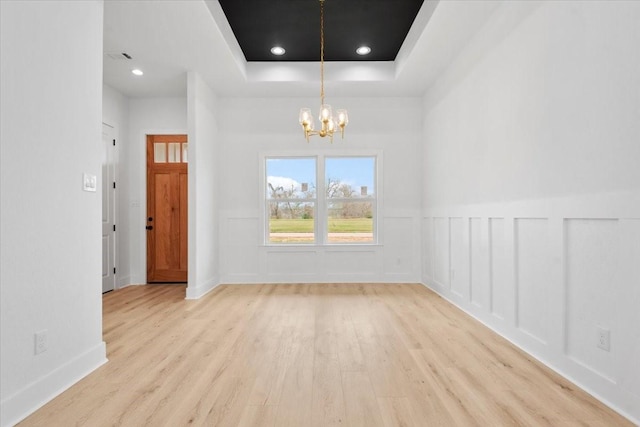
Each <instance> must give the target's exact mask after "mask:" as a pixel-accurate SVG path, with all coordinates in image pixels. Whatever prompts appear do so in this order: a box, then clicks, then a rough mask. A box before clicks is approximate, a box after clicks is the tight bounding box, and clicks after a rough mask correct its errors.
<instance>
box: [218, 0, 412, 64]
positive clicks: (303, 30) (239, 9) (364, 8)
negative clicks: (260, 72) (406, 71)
mask: <svg viewBox="0 0 640 427" xmlns="http://www.w3.org/2000/svg"><path fill="white" fill-rule="evenodd" d="M219 1H220V5H221V6H222V10H223V11H224V14H225V16H226V17H227V20H228V22H229V25H230V26H231V29H232V30H233V33H234V35H235V37H236V40H237V41H238V44H239V45H240V48H241V49H242V52H243V54H244V56H245V59H246V60H247V61H318V60H319V58H320V1H319V0H243V1H238V0H219ZM422 3H423V0H325V1H324V28H325V55H324V56H325V60H326V61H394V60H395V59H396V55H397V54H398V51H399V50H400V47H401V46H402V43H403V42H404V40H405V37H406V36H407V33H408V31H409V29H410V28H411V25H412V24H413V21H414V19H415V18H416V16H417V14H418V12H419V11H420V7H421V6H422ZM362 45H365V46H369V47H370V48H371V53H370V54H368V55H366V56H360V55H358V54H356V48H358V47H359V46H362ZM273 46H281V47H283V48H284V49H285V50H286V53H285V54H284V55H282V56H275V55H273V54H272V53H271V52H270V49H271V48H272V47H273Z"/></svg>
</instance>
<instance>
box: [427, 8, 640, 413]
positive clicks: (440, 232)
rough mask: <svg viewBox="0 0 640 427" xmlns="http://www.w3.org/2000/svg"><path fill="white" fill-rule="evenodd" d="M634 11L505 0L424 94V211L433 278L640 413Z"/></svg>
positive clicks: (495, 324) (637, 11)
mask: <svg viewBox="0 0 640 427" xmlns="http://www.w3.org/2000/svg"><path fill="white" fill-rule="evenodd" d="M444 7H448V6H444ZM433 19H438V14H437V10H436V13H435V14H434V18H433ZM638 22H640V3H637V2H578V1H574V2H542V3H537V4H532V3H531V2H526V3H525V2H505V3H503V4H502V5H501V6H500V7H499V8H498V9H497V10H496V12H495V14H494V15H493V16H492V18H491V20H490V21H489V22H487V23H486V25H485V26H484V27H483V29H482V30H480V32H479V33H478V34H477V35H476V37H475V39H474V41H472V42H471V43H470V44H469V46H467V48H466V49H465V50H464V51H463V52H462V53H461V55H460V57H459V58H457V59H456V60H455V61H454V63H453V64H452V65H451V66H450V68H449V69H448V70H447V71H446V72H445V73H444V74H443V76H442V77H441V78H440V79H439V81H438V82H437V83H436V85H435V86H434V87H432V88H431V90H430V91H428V93H427V94H426V96H425V99H424V107H425V109H424V110H425V116H424V134H423V139H424V150H423V163H424V181H423V190H424V215H423V220H422V225H423V260H422V265H423V282H424V283H426V284H428V285H429V286H430V287H432V288H433V289H434V290H436V291H437V292H439V293H440V294H442V295H443V296H445V297H446V298H448V299H450V300H451V301H452V302H453V303H455V304H456V305H458V306H459V307H461V308H462V309H464V310H466V311H468V312H469V313H471V314H472V315H474V316H475V317H476V318H478V319H480V320H481V321H482V322H484V323H486V324H487V325H489V326H490V327H492V328H494V329H495V330H497V331H498V332H499V333H501V334H502V335H504V336H506V337H507V338H509V339H510V340H511V341H513V342H514V343H516V344H517V345H519V346H521V347H522V348H524V349H525V350H526V351H528V352H529V353H531V354H533V355H534V356H535V357H537V358H539V359H540V360H542V361H544V362H545V363H547V364H548V365H549V366H551V367H553V368H554V369H556V370H558V371H559V372H561V373H562V374H564V375H565V376H567V377H568V378H570V379H572V380H574V381H575V382H577V383H578V384H579V385H580V386H582V387H584V388H585V389H586V390H588V391H590V392H591V393H593V394H594V395H596V396H597V397H599V398H601V399H602V400H603V401H605V402H606V403H608V404H609V405H611V406H612V407H614V408H615V409H617V410H619V411H620V412H621V413H623V414H625V415H626V416H628V417H629V418H630V419H632V420H633V421H635V422H636V423H637V422H639V421H640V365H639V364H638V360H640V333H639V329H638V325H640V310H638V307H640V287H639V286H638V284H639V283H640V267H638V260H639V259H640V167H638V163H639V161H640V143H638V135H640V117H639V113H640V91H639V90H638V88H639V87H640V72H638V70H640V49H638V46H640V26H638ZM597 327H602V328H606V329H609V330H610V331H611V349H610V351H608V352H607V351H604V350H601V349H599V348H597V347H596V328H597Z"/></svg>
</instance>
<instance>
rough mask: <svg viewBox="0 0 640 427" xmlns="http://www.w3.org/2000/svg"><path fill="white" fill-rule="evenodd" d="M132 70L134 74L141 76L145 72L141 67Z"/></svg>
mask: <svg viewBox="0 0 640 427" xmlns="http://www.w3.org/2000/svg"><path fill="white" fill-rule="evenodd" d="M131 72H132V73H133V74H135V75H136V76H141V75H143V74H144V73H143V72H142V70H141V69H139V68H134V69H133V70H131Z"/></svg>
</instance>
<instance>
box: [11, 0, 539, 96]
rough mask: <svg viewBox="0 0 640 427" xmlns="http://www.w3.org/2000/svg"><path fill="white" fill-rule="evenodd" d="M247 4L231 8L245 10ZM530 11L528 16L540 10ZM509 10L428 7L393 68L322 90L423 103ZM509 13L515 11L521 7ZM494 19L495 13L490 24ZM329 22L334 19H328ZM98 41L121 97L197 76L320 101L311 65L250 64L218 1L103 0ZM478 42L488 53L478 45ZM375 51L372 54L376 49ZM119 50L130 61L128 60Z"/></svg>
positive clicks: (500, 6)
mask: <svg viewBox="0 0 640 427" xmlns="http://www.w3.org/2000/svg"><path fill="white" fill-rule="evenodd" d="M0 1H2V0H0ZM249 1H250V0H236V2H237V3H241V4H243V5H245V7H246V5H247V4H249ZM279 1H281V0H272V1H271V2H272V3H275V4H277V3H278V2H279ZM301 1H303V2H305V3H309V5H310V7H311V8H314V7H315V8H319V5H318V4H317V3H316V1H317V0H288V2H289V3H291V4H293V3H297V2H301ZM361 1H362V0H326V2H327V3H326V7H327V12H329V9H330V6H331V4H333V2H336V4H341V3H340V2H345V4H347V3H349V2H354V3H359V2H361ZM396 1H397V2H400V3H401V2H402V1H403V0H390V1H389V3H390V4H392V5H393V4H395V3H396ZM376 2H377V0H369V2H367V3H371V4H374V3H376ZM527 4H532V5H533V6H531V8H533V9H535V5H536V4H539V3H537V2H527ZM513 5H514V3H513V2H510V1H507V0H505V1H477V0H459V1H438V0H425V1H424V3H423V4H422V7H421V8H420V10H419V12H418V14H417V16H416V18H415V20H414V21H413V25H412V26H411V29H410V30H409V32H408V34H407V36H406V37H405V38H404V43H403V44H402V47H401V48H400V51H399V52H398V54H397V56H396V57H395V60H394V61H377V60H375V59H372V58H374V57H370V58H368V60H355V61H335V62H328V64H327V67H326V70H325V83H326V85H327V88H328V90H329V91H330V93H331V94H332V95H333V96H341V97H347V96H354V97H397V96H413V97H419V96H422V94H423V93H424V92H425V90H426V89H427V88H428V87H429V86H430V85H432V84H433V83H434V82H435V81H436V79H438V78H440V77H441V76H442V75H443V72H444V70H445V69H446V67H447V66H448V65H449V64H450V63H451V61H453V60H454V59H455V58H456V56H457V55H458V53H459V52H460V51H461V50H462V49H463V48H464V47H465V45H467V44H468V43H469V42H470V41H471V40H472V38H473V36H474V34H475V33H476V31H478V29H480V28H481V27H482V26H483V25H486V24H487V22H488V20H490V19H506V20H514V19H516V18H517V17H518V16H519V15H518V14H514V13H513V12H512V9H513V8H516V6H513ZM331 7H332V6H331ZM516 9H518V10H520V9H522V7H521V5H520V6H518V7H517V8H516ZM494 13H500V14H501V15H499V16H498V17H496V18H492V15H494ZM318 14H319V10H318V9H316V11H315V12H314V13H311V12H310V13H309V16H308V19H310V20H311V21H315V22H314V23H313V24H308V25H309V27H313V31H312V32H313V34H314V35H313V37H316V43H313V42H312V43H311V44H313V45H314V47H313V49H316V52H317V49H318V47H319V46H316V44H317V42H318V41H319V40H318V37H319V34H318V33H319V22H318V20H319V15H318ZM520 14H522V13H520ZM345 15H346V13H345ZM296 16H297V15H296ZM298 18H300V17H298ZM326 18H327V21H329V20H330V19H331V17H330V16H329V15H328V16H327V17H326ZM300 19H301V18H300ZM305 19H306V18H305ZM518 19H520V18H518ZM388 21H390V19H386V18H384V19H381V22H376V25H375V27H376V28H377V30H378V31H381V32H383V33H384V32H390V31H389V26H388V25H387V24H388ZM283 26H284V25H283ZM327 31H329V30H328V28H327ZM494 33H495V34H494ZM494 33H492V36H495V38H496V40H499V37H500V36H501V33H500V32H494ZM103 42H104V46H103V49H104V54H105V55H104V60H103V64H104V69H103V78H104V83H105V84H106V85H108V86H110V87H112V88H114V89H116V90H117V91H119V92H120V93H122V94H123V95H125V96H127V97H132V98H145V97H147V98H149V97H185V96H186V95H187V72H189V71H195V72H196V73H198V74H199V75H200V76H201V77H202V78H203V79H204V81H205V82H206V83H207V85H209V87H210V88H211V89H213V91H214V92H215V93H216V94H217V95H218V96H221V97H262V98H266V97H317V94H318V87H319V73H318V71H319V70H318V63H317V62H313V61H286V60H285V61H282V60H280V61H248V62H247V60H246V59H245V57H244V54H243V52H242V50H241V48H240V46H239V44H238V41H237V39H236V37H235V35H234V33H233V31H232V29H231V26H230V24H229V22H228V20H227V17H226V16H225V13H224V11H223V9H222V6H221V4H220V2H219V1H218V0H191V1H184V0H163V1H148V0H127V1H121V0H105V1H104V40H103ZM475 43H480V44H481V45H483V46H485V45H487V46H488V45H489V42H488V41H487V40H484V39H483V40H477V41H475ZM310 49H312V48H310ZM372 49H373V50H374V52H375V50H376V46H375V45H374V46H372ZM122 52H126V53H128V54H129V55H130V56H131V57H132V59H130V60H129V59H125V58H124V57H123V56H122V55H121V53H122ZM114 58H117V59H114ZM316 61H317V59H316ZM133 68H140V69H142V70H143V71H144V76H142V77H138V76H134V75H133V74H132V73H131V70H132V69H133ZM450 78H456V76H450Z"/></svg>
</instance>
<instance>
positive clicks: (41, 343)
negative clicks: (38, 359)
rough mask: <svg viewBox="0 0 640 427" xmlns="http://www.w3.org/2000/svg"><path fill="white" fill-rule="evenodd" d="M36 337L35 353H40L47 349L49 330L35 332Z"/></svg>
mask: <svg viewBox="0 0 640 427" xmlns="http://www.w3.org/2000/svg"><path fill="white" fill-rule="evenodd" d="M34 338H35V348H34V351H35V354H40V353H43V352H45V351H47V330H46V329H45V330H43V331H40V332H36V333H35V334H34Z"/></svg>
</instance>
